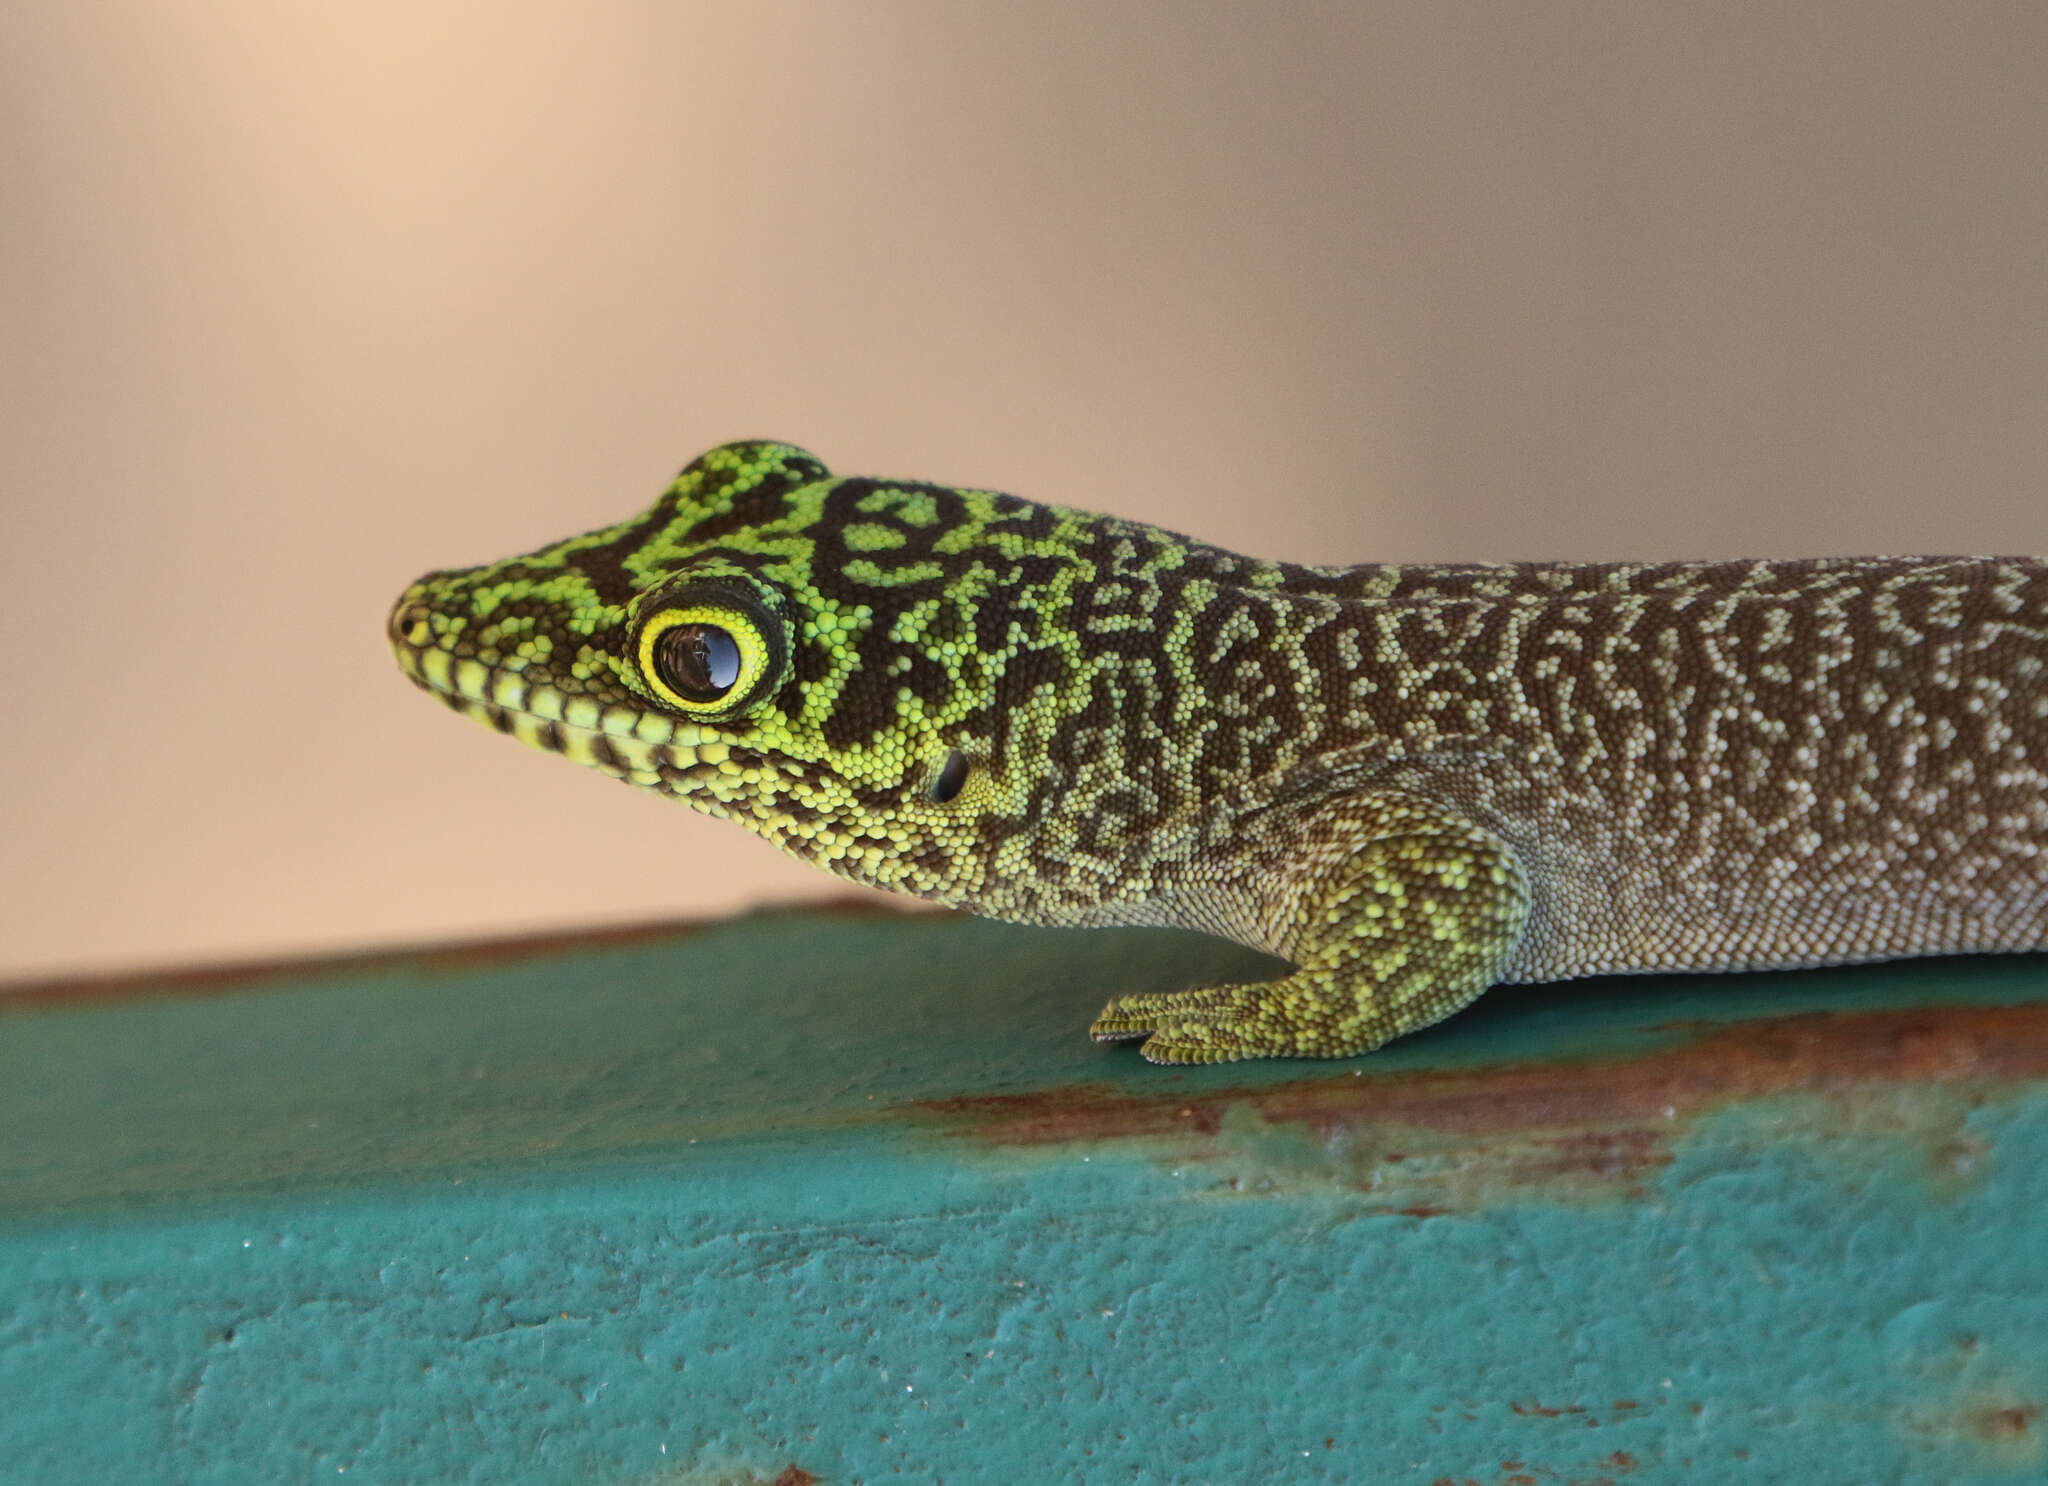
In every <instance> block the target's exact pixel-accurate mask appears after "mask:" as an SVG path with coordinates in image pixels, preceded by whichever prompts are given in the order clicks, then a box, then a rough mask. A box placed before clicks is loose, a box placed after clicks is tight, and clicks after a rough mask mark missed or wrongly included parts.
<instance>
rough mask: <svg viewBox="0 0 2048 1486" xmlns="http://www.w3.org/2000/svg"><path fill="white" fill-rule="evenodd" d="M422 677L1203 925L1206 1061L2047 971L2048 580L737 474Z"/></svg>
mask: <svg viewBox="0 0 2048 1486" xmlns="http://www.w3.org/2000/svg"><path fill="white" fill-rule="evenodd" d="M390 633H391V639H392V644H393V647H394V649H395V650H396V652H397V655H398V658H399V662H400V664H401V665H402V666H403V667H404V669H405V671H406V673H407V674H408V675H410V676H411V677H412V678H413V679H414V680H415V681H417V682H419V683H420V684H421V685H422V686H424V687H426V688H427V689H428V690H430V691H432V692H434V693H435V694H437V695H438V696H440V697H441V699H442V700H443V701H445V702H446V703H447V704H448V705H449V706H451V707H453V708H454V709H455V710H457V711H460V712H463V713H465V714H466V715H468V716H470V717H473V718H475V719H477V720H478V721H480V722H484V723H486V724H488V725H490V726H492V727H495V728H497V729H498V730H499V731H501V732H506V733H510V734H512V735H513V736H515V737H517V738H519V739H521V740H522V741H524V742H526V743H529V744H532V745H533V746H535V747H538V748H543V749H547V750H549V751H552V752H556V753H560V754H563V755H564V756H566V757H568V758H571V759H574V760H575V761H576V762H578V763H581V764H584V765H586V766H588V767H590V768H594V769H597V770H599V771H601V772H603V773H607V774H610V775H612V776H613V777H615V778H619V779H623V780H625V781H627V782H629V783H632V784H636V785H639V786H641V787H643V788H647V789H651V790H656V791H659V792H661V793H664V794H669V795H673V796H675V797H676V798H678V799H681V800H684V801H686V802H687V803H689V804H691V805H694V806H696V807H698V808H699V809H702V810H706V811H709V812H711V813H712V814H714V815H720V816H724V817H726V818H728V819H731V820H735V821H737V822H739V823H740V824H742V825H744V826H746V827H748V828H749V829H751V830H754V831H757V832H759V833H760V834H762V835H764V836H766V837H768V838H769V839H770V840H772V841H774V842H775V843H776V844H777V845H779V846H781V847H783V848H784V849H785V850H788V851H790V852H793V853H795V854H796V855H798V856H801V857H804V858H807V859H809V860H811V861H813V862H816V863H817V864H818V865H820V866H822V867H824V868H826V869H827V870H829V871H832V872H836V873H838V874H840V875H841V876H844V877H848V878H851V879H853V880H855V881H859V882H864V883H870V884H873V885H875V886H878V887H884V888H889V889H893V890H895V891H899V892H906V893H914V894H916V895H918V896H920V897H925V898H931V899H934V900H936V901H939V902H942V903H947V904H952V905H954V906H958V907H963V908H969V909H972V910H974V911H976V912H978V913H984V914H988V915H991V916H993V917H997V918H1006V919H1013V920H1017V921H1021V922H1027V923H1057V924H1172V925H1181V926H1186V927H1190V928H1196V929H1201V930H1205V931H1208V932H1211V933H1216V934H1221V935H1225V936H1227V937H1229V938H1232V939H1236V940H1239V941H1241V942H1243V943H1246V944H1249V945H1253V946H1256V947H1258V948H1261V949H1265V950H1269V951H1272V952H1274V953H1276V954H1280V955H1282V956H1284V957H1286V958H1287V959H1289V960H1291V961H1292V962H1293V963H1294V964H1295V965H1296V966H1297V967H1298V968H1297V969H1296V970H1295V972H1294V973H1293V974H1291V975H1288V976H1286V977H1284V978H1282V979H1281V980H1278V981H1275V982H1272V983H1270V984H1267V985H1245V986H1224V987H1214V988H1208V989H1198V990H1192V991H1186V992H1179V993H1175V994H1172V995H1165V996H1151V997H1125V998H1119V999H1117V1000H1115V1001H1112V1002H1111V1003H1110V1005H1109V1006H1108V1007H1107V1008H1106V1009H1105V1010H1104V1012H1103V1014H1102V1016H1101V1018H1100V1019H1098V1021H1097V1022H1096V1024H1095V1029H1094V1031H1095V1035H1096V1036H1097V1037H1100V1038H1104V1039H1114V1038H1125V1037H1130V1038H1139V1037H1142V1038H1144V1039H1146V1040H1145V1043H1144V1049H1143V1050H1144V1052H1145V1053H1146V1055H1147V1056H1149V1057H1152V1058H1154V1059H1157V1060H1160V1061H1167V1062H1210V1061H1220V1060H1223V1059H1228V1058H1241V1057H1256V1056H1285V1055H1294V1056H1339V1055H1343V1054H1348V1053H1356V1052H1362V1051H1366V1050H1368V1049H1370V1048H1374V1047H1377V1046H1379V1045H1380V1044H1381V1043H1383V1042H1385V1041H1387V1040H1388V1039H1389V1038H1392V1037H1397V1036H1400V1035H1401V1034H1402V1033H1404V1032H1409V1031H1413V1030H1415V1029H1416V1028H1418V1027H1422V1026H1426V1025H1428V1024H1429V1023H1430V1022H1433V1021H1436V1020H1438V1019H1440V1018H1442V1017H1444V1016H1447V1015H1449V1014H1450V1013H1451V1012H1453V1011H1455V1010H1457V1009H1458V1008H1459V1007H1460V1006H1462V1005H1464V1004H1465V1003H1466V1002H1468V1001H1470V1000H1471V999H1472V998H1473V997H1475V996H1477V995H1478V994H1479V993H1480V992H1481V991H1483V990H1484V989H1485V988H1486V987H1487V986H1488V985H1490V984H1493V983H1495V982H1498V981H1528V980H1551V979H1558V978H1563V977H1568V976H1575V975H1586V974H1595V973H1602V972H1609V971H1621V970H1642V969H1702V970H1704V969H1716V970H1730V969H1746V968H1760V967H1766V966H1790V965H1818V964H1833V963H1840V962H1844V961H1849V960H1857V959H1870V958H1879V957H1885V956H1896V955H1911V954H1931V953H1941V952H1946V951H1962V950H2017V949H2035V948H2042V947H2044V946H2048V787H2044V786H2048V774H2044V772H2043V765H2044V764H2048V684H2044V671H2048V564H2044V563H2042V562H2040V561H2037V560H2034V559H2029V558H2012V559H1990V558H1887V559H1868V560H1849V559H1813V560H1807V561H1792V562H1724V563H1659V564H1650V563H1609V564H1567V563H1551V564H1543V563H1517V564H1470V565H1428V566H1375V565H1368V566H1362V567H1303V566H1296V565H1293V564H1288V563H1276V562H1265V561H1260V560H1257V559H1253V558H1246V557H1240V556H1237V555H1236V554H1234V553H1230V552H1226V551H1224V550H1222V549H1220V548H1217V547H1211V546H1207V545H1204V544H1203V543H1200V542H1194V541H1190V540H1188V539H1186V538H1184V537H1180V536H1176V535H1174V534H1173V533H1171V532H1166V531H1162V530H1160V529H1158V528H1156V527H1151V526H1145V525H1142V524H1139V523H1137V522H1130V521H1122V520H1118V519H1116V518H1114V517H1107V516H1096V515H1091V514H1089V513H1087V512H1082V511H1075V510H1069V509H1066V508H1063V507H1058V506H1044V505H1038V504H1035V503H1033V502H1030V501H1025V500H1019V499H1017V498H1015V497H1013V496H1007V495H998V494H994V493H992V492H988V491H980V490H962V489H955V488H953V487H950V486H943V485H931V484H924V483H920V482H916V481H903V480H872V479H844V478H835V477H834V476H832V475H831V474H830V473H829V472H828V471H827V470H826V468H825V467H824V465H823V464H821V463H820V462H819V461H818V460H816V459H815V458H813V457H812V456H810V455H808V454H806V453H804V452H803V451H801V450H799V449H795V448H791V447H790V446H788V445H785V444H772V443H740V444H728V445H725V446H723V447H721V448H718V449H714V450H712V451H710V452H709V453H707V454H705V455H704V456H703V457H701V458H700V459H698V460H696V461H695V462H694V463H692V464H691V465H690V466H689V467H688V468H686V469H685V470H684V471H683V472H682V474H681V476H679V477H678V479H677V480H676V482H675V484H674V486H673V487H672V488H671V489H670V490H669V491H668V492H667V493H666V494H665V495H664V496H663V497H662V498H661V499H660V500H659V501H657V502H656V503H655V505H654V506H653V507H652V508H651V509H650V510H648V511H647V512H645V513H643V514H642V515H640V516H637V517H635V518H634V519H632V520H630V521H627V522H624V523H622V524H620V525H618V526H613V527H607V528H605V529H604V530H601V531H595V532H591V533H588V534H586V535H584V536H580V537H573V538H570V539H569V540H567V541H564V542H558V543H556V544H554V545H553V546H550V547H545V548H543V549H541V550H540V551H538V552H534V553H530V554H528V555H526V556H524V557H516V558H509V559H506V560H505V561H502V562H496V563H491V564H487V565H485V566H483V567H479V568H470V569H464V570H460V571H449V572H437V573H430V574H428V575H427V576H426V577H425V578H422V579H421V580H420V581H419V582H417V583H415V584H413V585H412V587H410V588H409V589H407V590H406V592H405V594H404V595H403V596H402V597H401V598H400V600H399V602H398V605H397V607H396V608H395V609H394V610H393V612H392V616H391V623H390Z"/></svg>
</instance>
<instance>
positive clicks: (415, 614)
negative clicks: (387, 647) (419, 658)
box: [391, 603, 433, 645]
mask: <svg viewBox="0 0 2048 1486" xmlns="http://www.w3.org/2000/svg"><path fill="white" fill-rule="evenodd" d="M432 612H433V611H432V610H430V609H428V608H427V606H426V605H425V604H421V603H410V604H400V605H399V606H398V607H397V608H395V609H393V610H392V611H391V638H392V639H394V640H400V641H403V642H404V643H405V644H407V645H424V644H426V643H427V641H428V640H429V639H430V638H432V635H433V626H432V625H431V624H430V623H429V622H428V621H429V618H430V617H431V615H432Z"/></svg>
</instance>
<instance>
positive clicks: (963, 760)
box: [931, 748, 967, 805]
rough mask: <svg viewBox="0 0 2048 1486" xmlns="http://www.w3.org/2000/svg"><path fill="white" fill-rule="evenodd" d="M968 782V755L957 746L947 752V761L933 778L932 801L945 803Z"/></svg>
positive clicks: (939, 803) (940, 766)
mask: <svg viewBox="0 0 2048 1486" xmlns="http://www.w3.org/2000/svg"><path fill="white" fill-rule="evenodd" d="M966 782H967V755H966V754H964V753H962V752H961V751H960V750H959V749H957V748H955V749H953V750H951V751H950V752H948V753H947V755H946V761H945V762H944V763H942V764H940V765H939V772H938V774H937V775H936V776H935V777H934V778H933V780H932V787H931V798H932V803H933V804H935V805H943V804H945V803H946V801H948V800H950V799H952V798H953V796H955V795H957V794H959V793H960V786H961V785H963V784H965V783H966Z"/></svg>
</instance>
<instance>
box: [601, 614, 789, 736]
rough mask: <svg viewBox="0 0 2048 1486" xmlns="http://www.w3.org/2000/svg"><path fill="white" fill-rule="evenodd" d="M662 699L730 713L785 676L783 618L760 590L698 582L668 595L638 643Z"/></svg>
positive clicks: (703, 711) (644, 624)
mask: <svg viewBox="0 0 2048 1486" xmlns="http://www.w3.org/2000/svg"><path fill="white" fill-rule="evenodd" d="M634 655H635V658H636V660H637V661H638V664H639V669H640V676H641V679H642V680H643V681H644V682H645V683H646V685H647V688H648V690H649V691H650V692H652V693H653V694H654V696H655V697H656V698H657V699H658V700H660V701H662V702H664V703H666V704H667V705H668V706H670V707H672V708H674V709H675V710H676V711H678V712H681V713H684V714H686V715H688V716H691V717H704V718H714V717H730V716H733V715H734V714H736V713H739V712H742V711H744V710H746V709H747V708H748V707H751V706H752V705H753V704H754V703H755V702H757V701H759V700H760V699H761V698H762V697H763V696H766V695H767V694H768V692H769V691H770V690H772V689H773V688H774V686H775V685H776V684H777V683H778V682H780V681H781V679H782V672H783V670H784V669H785V668H786V666H787V662H788V649H787V645H786V642H785V640H784V636H783V630H782V624H781V621H780V620H779V619H778V618H777V617H776V616H775V614H774V613H773V612H772V611H770V610H769V609H768V607H767V606H766V605H765V604H763V603H761V602H760V600H758V599H757V598H755V597H754V596H753V595H752V594H748V593H743V592H740V591H738V590H735V589H731V588H728V587H726V586H725V585H722V584H721V585H716V586H713V585H709V584H698V585H692V586H690V587H688V588H685V589H681V590H677V591H674V592H671V593H668V594H664V595H663V596H662V597H661V599H660V601H659V602H658V604H657V605H655V606H654V607H653V608H652V612H650V613H649V614H648V616H647V617H646V618H645V619H643V620H642V621H641V623H640V634H639V637H638V639H637V641H636V642H635V645H634Z"/></svg>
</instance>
